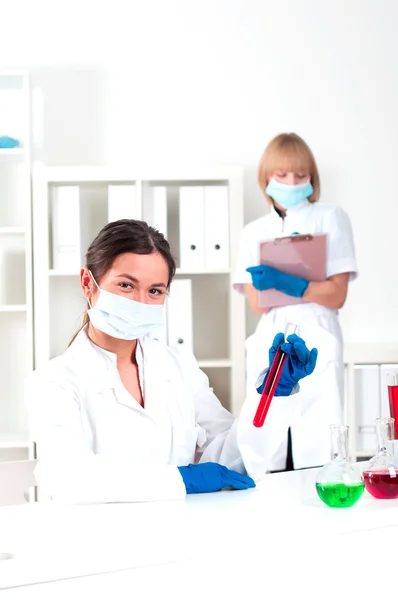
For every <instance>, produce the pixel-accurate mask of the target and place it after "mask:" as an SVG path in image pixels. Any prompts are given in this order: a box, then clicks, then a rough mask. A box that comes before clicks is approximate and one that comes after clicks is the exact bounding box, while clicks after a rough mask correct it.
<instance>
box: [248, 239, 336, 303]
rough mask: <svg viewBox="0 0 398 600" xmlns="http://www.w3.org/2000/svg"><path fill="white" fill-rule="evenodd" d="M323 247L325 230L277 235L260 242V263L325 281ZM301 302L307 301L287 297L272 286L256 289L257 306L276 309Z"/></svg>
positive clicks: (305, 277) (310, 279)
mask: <svg viewBox="0 0 398 600" xmlns="http://www.w3.org/2000/svg"><path fill="white" fill-rule="evenodd" d="M326 249H327V235H326V234H325V233H305V234H297V235H289V236H287V237H280V238H276V239H274V240H268V241H264V242H260V244H259V254H260V257H259V264H260V265H268V266H270V267H274V268H275V269H279V271H283V272H284V273H288V274H289V275H295V276H296V277H303V278H304V279H307V280H308V281H325V279H326ZM303 302H306V300H304V299H303V298H295V297H294V296H288V295H287V294H284V293H283V292H279V291H278V290H275V289H271V290H264V291H263V292H258V306H259V308H275V307H277V306H287V305H289V304H302V303H303Z"/></svg>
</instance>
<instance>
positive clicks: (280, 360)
mask: <svg viewBox="0 0 398 600" xmlns="http://www.w3.org/2000/svg"><path fill="white" fill-rule="evenodd" d="M296 331H297V325H294V324H293V323H288V325H287V327H286V329H285V333H284V336H285V341H286V340H287V338H288V336H289V335H292V334H293V333H296ZM281 346H282V344H280V345H279V347H278V349H277V351H276V354H275V358H274V360H273V361H272V364H271V366H270V368H269V371H268V374H267V379H266V382H265V385H264V390H263V393H262V394H261V399H260V402H259V404H258V407H257V411H256V414H255V415H254V419H253V425H254V427H262V426H263V425H264V421H265V418H266V416H267V413H268V410H269V407H270V406H271V402H272V398H273V397H274V394H275V390H276V388H277V386H278V383H279V379H280V377H281V375H282V371H283V367H284V366H285V362H286V360H287V357H288V355H287V354H286V353H285V352H282V350H281Z"/></svg>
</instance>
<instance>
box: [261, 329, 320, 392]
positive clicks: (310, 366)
mask: <svg viewBox="0 0 398 600" xmlns="http://www.w3.org/2000/svg"><path fill="white" fill-rule="evenodd" d="M279 346H281V350H282V351H283V352H285V353H286V354H287V359H286V362H285V364H284V367H283V371H282V375H281V377H280V379H279V382H278V385H277V388H276V391H275V396H289V395H290V394H291V392H292V390H293V388H294V387H295V386H296V385H297V384H298V382H299V381H300V379H303V378H304V377H307V375H311V373H312V372H313V371H314V369H315V366H316V361H317V357H318V350H317V348H313V349H312V350H311V351H310V350H308V348H307V346H306V344H305V341H304V340H303V339H302V338H300V337H299V336H298V335H296V334H295V333H293V334H292V335H289V336H288V338H287V340H286V341H285V337H284V335H283V333H277V334H276V336H275V338H274V341H273V343H272V346H271V348H270V349H269V354H268V355H269V365H270V366H271V365H272V362H273V360H274V358H275V354H276V352H277V350H278V348H279ZM266 380H267V376H266V377H265V379H264V381H263V383H262V385H261V386H260V387H259V388H258V389H257V391H258V392H259V394H262V392H263V390H264V385H265V382H266Z"/></svg>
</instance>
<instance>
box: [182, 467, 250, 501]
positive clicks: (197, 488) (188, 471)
mask: <svg viewBox="0 0 398 600" xmlns="http://www.w3.org/2000/svg"><path fill="white" fill-rule="evenodd" d="M178 470H179V471H180V473H181V477H182V478H183V480H184V483H185V487H186V490H187V494H201V493H203V492H217V491H219V490H222V489H223V488H226V487H230V488H232V489H234V490H247V488H253V487H256V484H255V483H254V481H253V479H252V478H251V477H248V476H247V475H241V474H240V473H237V472H236V471H230V470H229V469H227V467H224V466H223V465H219V464H217V463H213V462H208V463H201V464H199V465H188V466H187V467H178Z"/></svg>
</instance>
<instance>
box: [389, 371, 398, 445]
mask: <svg viewBox="0 0 398 600" xmlns="http://www.w3.org/2000/svg"><path fill="white" fill-rule="evenodd" d="M388 401H389V404H390V417H392V418H393V419H395V438H396V439H397V436H398V423H397V418H398V373H391V374H390V375H389V377H388Z"/></svg>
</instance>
